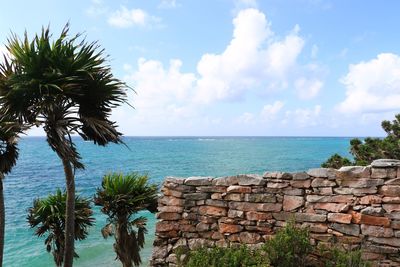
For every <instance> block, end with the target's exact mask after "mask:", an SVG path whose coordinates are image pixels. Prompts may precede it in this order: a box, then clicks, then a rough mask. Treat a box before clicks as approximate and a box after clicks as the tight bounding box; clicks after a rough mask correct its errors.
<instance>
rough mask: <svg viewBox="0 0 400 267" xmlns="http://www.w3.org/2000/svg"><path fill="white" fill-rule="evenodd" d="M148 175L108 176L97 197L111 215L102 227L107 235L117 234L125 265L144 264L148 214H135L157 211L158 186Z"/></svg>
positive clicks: (119, 249) (120, 253) (115, 245)
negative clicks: (142, 257) (136, 215)
mask: <svg viewBox="0 0 400 267" xmlns="http://www.w3.org/2000/svg"><path fill="white" fill-rule="evenodd" d="M148 179H149V178H148V176H147V175H140V174H138V173H131V174H127V175H124V174H122V173H112V174H108V175H106V176H104V178H103V182H102V186H101V188H99V189H97V193H96V195H95V197H94V202H95V204H96V205H98V206H101V207H102V208H101V211H102V212H103V213H104V214H106V215H107V216H108V224H107V225H105V226H104V227H103V229H102V230H101V232H102V235H103V237H104V238H107V237H109V236H113V235H114V236H115V241H116V242H115V244H114V250H115V252H116V253H117V258H118V259H119V260H120V261H121V262H122V263H123V264H124V266H132V264H134V265H136V266H138V265H140V263H141V258H140V254H139V252H140V250H141V249H142V248H143V246H144V242H145V238H144V235H145V234H146V233H147V229H146V222H147V219H146V218H145V217H142V216H140V217H136V218H134V219H132V216H133V215H135V214H137V213H138V212H139V211H142V210H148V211H150V212H155V211H156V209H157V193H158V187H157V185H155V184H150V183H149V181H148Z"/></svg>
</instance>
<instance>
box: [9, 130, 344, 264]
mask: <svg viewBox="0 0 400 267" xmlns="http://www.w3.org/2000/svg"><path fill="white" fill-rule="evenodd" d="M350 139H351V138H347V137H124V139H123V140H124V143H125V144H124V145H115V144H113V145H109V146H106V147H99V146H96V145H94V144H93V143H91V142H85V141H83V140H82V139H79V138H74V142H75V143H76V145H77V147H78V150H79V152H80V154H81V156H82V161H83V163H84V164H85V167H86V168H85V169H84V170H78V171H77V172H76V178H75V179H76V191H77V193H79V194H80V195H83V196H86V197H92V196H93V195H94V194H95V192H96V189H97V188H98V187H99V186H100V185H101V180H102V177H103V176H104V175H105V174H107V173H110V172H124V173H129V172H140V173H146V174H148V175H149V176H150V178H151V182H153V183H157V184H159V185H161V184H162V182H163V179H164V178H165V177H166V176H177V177H188V176H215V177H220V176H229V175H235V174H244V173H255V174H262V173H264V172H265V171H276V170H279V171H291V172H292V171H301V170H307V169H309V168H316V167H319V166H320V164H321V163H322V162H323V161H325V160H326V159H327V158H328V157H329V156H330V155H332V154H334V153H339V154H341V155H343V156H350V155H349V153H348V150H349V141H350ZM19 147H20V157H19V160H18V162H17V165H16V166H15V168H14V169H13V171H12V173H11V174H9V175H7V176H6V178H5V182H4V190H5V206H6V240H5V251H4V265H3V266H5V267H24V266H27V267H46V266H54V263H53V259H52V255H51V254H50V253H47V252H46V250H45V246H44V238H38V237H36V236H35V235H34V229H31V228H30V227H29V225H28V223H27V219H26V217H27V210H28V208H29V207H30V206H32V202H33V200H34V199H35V198H41V197H44V196H46V195H48V194H49V193H53V192H55V190H56V188H62V189H63V188H64V173H63V168H62V165H61V161H60V159H59V158H58V157H57V155H56V153H55V152H54V151H52V150H51V149H50V147H49V146H48V144H47V142H46V139H45V138H44V137H24V138H22V139H21V140H20V144H19ZM94 215H95V218H96V223H95V225H94V226H93V227H92V228H91V229H90V234H89V236H88V238H87V239H86V240H84V241H81V242H77V245H76V251H77V253H78V254H79V258H78V259H76V260H75V264H74V266H77V267H89V266H96V267H113V266H121V264H120V263H119V262H118V261H116V260H115V252H114V251H113V242H114V240H113V239H112V238H109V239H103V237H102V235H101V233H100V229H101V228H102V227H103V226H104V225H105V224H106V223H107V218H106V216H105V215H103V214H102V213H101V212H100V209H99V208H98V207H94ZM139 215H141V216H145V217H147V219H148V223H147V229H148V234H147V236H146V244H145V247H144V248H143V249H142V251H141V255H142V259H143V265H142V266H148V261H149V258H150V256H151V250H152V242H153V240H154V229H155V223H156V219H155V215H154V214H151V213H149V212H142V213H141V214H139Z"/></svg>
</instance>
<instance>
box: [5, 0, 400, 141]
mask: <svg viewBox="0 0 400 267" xmlns="http://www.w3.org/2000/svg"><path fill="white" fill-rule="evenodd" d="M0 3H1V10H2V12H1V15H0V53H6V50H5V46H4V45H5V44H6V42H7V38H8V37H10V33H11V32H13V33H16V34H17V35H20V36H22V35H23V33H24V31H25V30H26V31H27V32H28V35H29V36H32V35H34V34H35V33H38V32H40V30H41V28H42V26H47V25H50V29H51V31H52V32H53V33H54V36H57V35H58V34H59V33H60V31H61V30H62V28H63V26H64V25H65V24H66V23H67V22H69V23H70V28H71V30H70V33H71V34H72V35H74V34H76V33H83V34H84V35H85V36H86V39H87V40H88V41H98V42H99V44H100V45H101V47H102V48H104V49H105V51H106V53H107V54H108V55H109V64H110V66H111V68H112V71H113V74H114V75H115V76H116V77H118V78H119V79H121V80H123V81H125V82H126V83H127V84H128V85H130V86H131V87H132V88H134V89H135V92H132V91H130V92H129V94H128V101H129V103H130V104H131V105H133V106H134V107H135V108H134V109H133V108H131V107H130V106H128V105H124V106H122V107H119V108H117V109H116V110H114V111H113V115H112V119H113V120H115V121H116V122H117V124H118V125H119V130H120V131H121V132H123V133H124V134H125V135H130V136H383V135H384V132H383V131H382V129H381V127H380V123H381V121H382V120H385V119H386V120H392V119H393V118H394V115H395V114H397V113H400V35H399V34H398V30H399V28H400V20H399V19H398V11H399V10H400V2H399V1H396V0H387V1H384V2H383V1H377V0H375V1H374V0H371V1H363V0H352V1H348V0H336V1H333V0H332V1H331V0H258V1H257V0H201V1H200V0H141V1H139V0H137V1H133V0H131V1H128V0H114V1H111V0H109V1H106V0H79V1H78V0H69V1H56V0H36V1H23V0H14V1H5V0H1V1H0ZM43 134H44V133H43V131H42V130H41V129H34V130H32V131H31V132H30V135H43Z"/></svg>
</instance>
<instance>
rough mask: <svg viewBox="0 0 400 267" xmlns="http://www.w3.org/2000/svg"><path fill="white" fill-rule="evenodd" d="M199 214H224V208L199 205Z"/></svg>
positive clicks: (225, 212)
mask: <svg viewBox="0 0 400 267" xmlns="http://www.w3.org/2000/svg"><path fill="white" fill-rule="evenodd" d="M199 214H200V215H210V216H226V214H227V211H226V208H222V207H213V206H201V207H199Z"/></svg>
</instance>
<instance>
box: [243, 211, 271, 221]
mask: <svg viewBox="0 0 400 267" xmlns="http://www.w3.org/2000/svg"><path fill="white" fill-rule="evenodd" d="M246 219H247V220H249V221H266V220H270V219H272V214H271V213H264V212H257V211H248V212H246Z"/></svg>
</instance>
